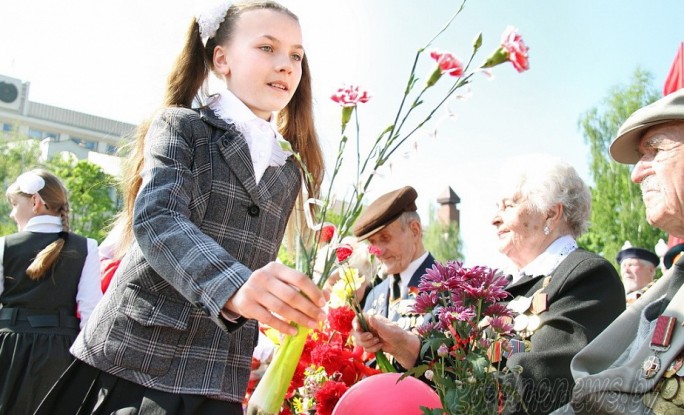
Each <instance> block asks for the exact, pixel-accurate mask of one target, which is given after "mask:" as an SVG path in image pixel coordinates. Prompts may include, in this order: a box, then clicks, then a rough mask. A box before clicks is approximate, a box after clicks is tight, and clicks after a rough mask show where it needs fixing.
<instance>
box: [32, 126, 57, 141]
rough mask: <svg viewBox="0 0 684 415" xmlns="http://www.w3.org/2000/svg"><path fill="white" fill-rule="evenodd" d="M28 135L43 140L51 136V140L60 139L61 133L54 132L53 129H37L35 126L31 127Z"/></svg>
mask: <svg viewBox="0 0 684 415" xmlns="http://www.w3.org/2000/svg"><path fill="white" fill-rule="evenodd" d="M28 135H29V137H31V138H35V139H36V140H42V139H44V138H49V139H50V141H58V140H59V134H58V133H54V132H52V131H43V130H37V129H35V128H29V130H28Z"/></svg>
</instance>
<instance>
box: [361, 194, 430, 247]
mask: <svg viewBox="0 0 684 415" xmlns="http://www.w3.org/2000/svg"><path fill="white" fill-rule="evenodd" d="M417 197H418V192H416V189H414V188H413V187H411V186H405V187H402V188H401V189H397V190H394V191H391V192H389V193H385V194H384V195H382V196H380V197H379V198H377V200H375V201H374V202H373V203H371V204H370V205H369V206H368V207H367V208H366V210H364V211H363V213H361V216H359V219H358V220H357V221H356V223H355V224H354V226H353V227H352V232H354V236H356V237H357V238H359V240H363V239H367V238H369V237H370V236H371V235H374V234H375V233H376V232H379V231H380V230H382V229H383V228H384V227H385V226H387V225H389V224H390V223H392V222H393V221H394V220H395V219H397V218H398V217H399V216H401V214H402V213H404V212H415V211H416V210H417V209H418V208H417V207H416V198H417Z"/></svg>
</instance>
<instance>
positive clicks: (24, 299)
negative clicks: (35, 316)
mask: <svg viewBox="0 0 684 415" xmlns="http://www.w3.org/2000/svg"><path fill="white" fill-rule="evenodd" d="M57 238H58V234H56V233H37V232H18V233H15V234H12V235H8V236H6V237H5V254H4V257H3V267H4V271H5V272H4V273H5V281H4V287H5V288H4V291H3V292H2V294H1V295H0V303H2V304H3V305H4V306H5V307H18V308H31V309H37V310H51V311H57V310H62V311H65V312H66V313H68V314H69V315H75V313H76V293H77V291H78V282H79V281H80V279H81V272H82V271H83V265H84V264H85V259H86V256H87V255H88V244H87V239H86V238H84V237H82V236H79V235H76V234H73V233H69V237H68V238H67V241H66V243H65V244H64V247H63V248H62V251H61V252H60V255H59V258H58V259H57V261H56V262H55V264H54V266H53V267H52V268H51V269H48V271H47V272H46V275H44V276H43V277H41V278H40V279H38V280H32V279H30V278H29V277H28V276H27V275H26V269H27V268H28V267H29V265H30V264H31V262H32V261H33V259H34V258H35V257H36V255H37V254H38V253H39V252H40V251H42V250H43V248H45V247H46V246H48V245H49V244H50V243H52V242H54V241H56V240H57Z"/></svg>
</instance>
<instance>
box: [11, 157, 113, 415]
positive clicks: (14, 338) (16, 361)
mask: <svg viewBox="0 0 684 415" xmlns="http://www.w3.org/2000/svg"><path fill="white" fill-rule="evenodd" d="M6 195H7V200H8V202H9V203H10V204H11V205H12V211H11V213H10V217H11V218H12V219H13V220H14V221H15V222H16V223H17V227H18V229H19V232H17V233H14V234H11V235H7V236H4V237H2V238H0V276H2V277H0V414H17V415H18V414H32V413H33V411H34V410H35V409H36V408H37V407H38V404H39V403H40V401H41V400H42V399H43V398H44V397H45V395H47V393H48V391H49V390H50V387H51V386H52V385H53V383H54V382H55V381H57V379H58V378H59V376H60V375H61V374H62V372H63V371H64V370H65V369H66V368H67V367H68V366H69V364H71V362H72V361H73V357H72V356H71V354H70V353H69V347H70V346H71V344H72V343H73V342H74V339H76V335H77V334H78V332H79V327H82V326H83V325H84V324H85V322H86V321H87V320H88V317H89V316H90V315H91V313H92V311H93V309H94V308H95V305H96V304H97V302H98V301H99V300H100V298H101V297H102V292H101V291H100V283H99V275H100V274H99V269H100V268H99V262H98V255H97V242H96V241H95V240H93V239H89V238H84V237H82V236H79V235H76V234H74V233H72V232H70V231H69V202H68V198H67V190H66V188H65V187H64V185H63V184H62V182H61V181H60V180H59V178H57V177H56V176H55V175H53V174H52V173H50V172H48V171H46V170H32V171H29V172H27V173H24V174H22V175H21V176H19V177H18V178H17V180H16V181H15V182H14V183H12V184H11V185H10V186H9V188H8V189H7V192H6ZM77 313H78V314H79V315H80V320H79V318H77Z"/></svg>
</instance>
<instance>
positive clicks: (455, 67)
mask: <svg viewBox="0 0 684 415" xmlns="http://www.w3.org/2000/svg"><path fill="white" fill-rule="evenodd" d="M430 57H432V59H434V60H436V61H437V65H439V68H440V69H441V70H442V73H448V74H449V75H451V76H461V75H463V63H461V61H459V60H458V59H456V57H455V56H454V55H452V54H451V53H449V52H444V53H440V52H438V51H436V50H433V51H432V52H430Z"/></svg>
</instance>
